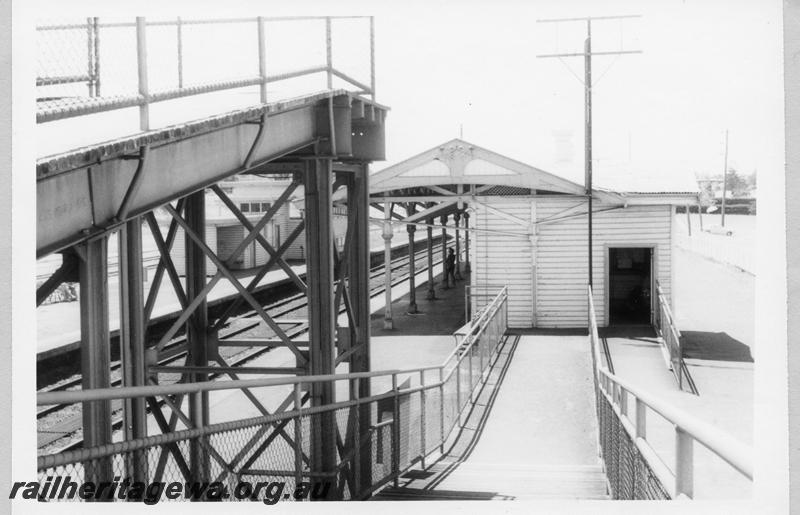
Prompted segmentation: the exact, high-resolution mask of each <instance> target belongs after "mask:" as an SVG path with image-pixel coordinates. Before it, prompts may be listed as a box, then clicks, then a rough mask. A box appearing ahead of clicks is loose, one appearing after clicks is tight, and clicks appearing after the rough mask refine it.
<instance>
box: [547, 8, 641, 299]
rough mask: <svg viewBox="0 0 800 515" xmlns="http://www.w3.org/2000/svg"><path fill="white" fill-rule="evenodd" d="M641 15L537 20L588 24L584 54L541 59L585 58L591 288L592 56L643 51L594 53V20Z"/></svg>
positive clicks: (557, 55)
mask: <svg viewBox="0 0 800 515" xmlns="http://www.w3.org/2000/svg"><path fill="white" fill-rule="evenodd" d="M640 17H641V15H638V14H629V15H621V16H591V17H583V18H559V19H548V20H537V22H538V23H564V22H586V40H585V41H584V45H583V53H561V54H558V53H557V54H541V55H538V56H537V57H539V58H553V57H555V58H558V59H561V58H562V57H583V69H584V79H583V86H584V98H585V100H584V103H585V106H584V120H585V121H584V123H585V129H584V139H585V152H584V160H585V163H584V185H585V188H586V196H587V197H588V202H589V208H588V213H587V214H588V234H589V238H588V240H589V242H588V253H589V262H588V266H589V286H590V287H591V286H592V285H593V283H592V56H595V55H620V54H640V53H641V50H616V51H610V52H592V20H620V19H625V18H640Z"/></svg>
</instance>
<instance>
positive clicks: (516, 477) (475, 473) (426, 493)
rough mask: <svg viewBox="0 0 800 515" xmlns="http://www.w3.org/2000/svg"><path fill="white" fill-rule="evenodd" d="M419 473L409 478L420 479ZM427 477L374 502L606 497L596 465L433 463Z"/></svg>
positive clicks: (603, 479)
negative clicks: (427, 478)
mask: <svg viewBox="0 0 800 515" xmlns="http://www.w3.org/2000/svg"><path fill="white" fill-rule="evenodd" d="M419 475H420V471H414V472H411V473H409V474H407V475H406V476H405V477H404V479H405V478H406V477H408V476H412V477H419ZM422 475H426V476H427V475H430V478H429V480H428V481H426V480H424V479H422V480H420V479H411V480H410V481H408V482H406V483H402V479H401V484H400V486H399V487H396V488H395V487H388V488H385V489H383V490H381V491H380V492H379V493H378V494H377V495H376V496H375V497H374V498H373V499H374V500H376V501H400V500H418V501H437V500H441V501H456V500H464V501H466V500H535V499H595V500H604V499H609V495H608V492H607V482H606V476H605V473H604V472H603V468H602V466H601V465H600V464H599V463H598V464H597V465H498V464H495V463H471V462H465V463H461V464H456V463H452V462H451V463H447V462H441V463H436V464H435V465H434V466H432V467H430V468H429V469H427V471H425V472H424V473H422Z"/></svg>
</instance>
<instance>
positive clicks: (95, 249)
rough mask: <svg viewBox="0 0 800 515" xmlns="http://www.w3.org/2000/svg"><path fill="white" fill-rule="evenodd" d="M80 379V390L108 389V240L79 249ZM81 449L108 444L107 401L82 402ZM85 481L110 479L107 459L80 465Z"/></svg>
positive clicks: (104, 239) (111, 469) (109, 432)
mask: <svg viewBox="0 0 800 515" xmlns="http://www.w3.org/2000/svg"><path fill="white" fill-rule="evenodd" d="M76 250H77V251H78V254H79V256H80V258H81V259H80V263H79V264H78V274H79V278H80V313H81V375H82V387H83V389H84V390H90V389H93V388H109V387H110V386H111V380H110V372H111V367H110V365H111V363H110V359H111V358H110V354H111V352H110V351H111V349H110V347H111V343H110V333H109V330H108V239H107V238H106V237H105V236H103V237H101V238H98V239H96V240H90V241H88V242H86V243H83V244H81V245H79V246H78V247H77V249H76ZM82 410H83V446H84V447H85V448H88V447H96V446H100V445H105V444H109V443H111V401H91V402H84V403H83V406H82ZM84 468H85V476H84V480H85V481H93V482H94V483H95V484H97V483H99V482H101V481H111V480H112V479H113V477H114V471H113V468H112V462H111V459H110V458H103V459H99V460H92V461H87V462H86V463H84Z"/></svg>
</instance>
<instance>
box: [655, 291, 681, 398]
mask: <svg viewBox="0 0 800 515" xmlns="http://www.w3.org/2000/svg"><path fill="white" fill-rule="evenodd" d="M656 312H657V319H656V330H657V331H658V334H659V336H661V339H662V340H663V341H664V345H665V346H666V348H667V352H668V353H669V361H670V368H672V373H673V374H674V375H675V379H676V380H677V381H678V388H679V389H681V390H683V376H684V373H683V345H682V343H681V332H680V331H679V330H678V326H677V324H675V317H674V316H673V314H672V309H671V308H670V306H669V301H668V300H667V297H666V295H664V292H663V291H662V290H661V285H660V284H659V282H658V281H656Z"/></svg>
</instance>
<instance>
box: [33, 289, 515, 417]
mask: <svg viewBox="0 0 800 515" xmlns="http://www.w3.org/2000/svg"><path fill="white" fill-rule="evenodd" d="M506 298H507V291H506V289H505V288H504V289H503V291H501V292H500V293H499V294H498V295H497V297H496V298H495V300H494V301H493V302H492V304H491V305H492V309H489V310H487V311H486V312H485V313H484V314H483V315H482V316H481V319H480V321H479V322H480V323H477V324H475V326H474V327H473V329H472V330H471V331H470V332H469V333H468V334H467V336H466V338H465V340H469V344H468V345H467V347H466V349H464V351H463V352H462V356H457V353H458V347H457V348H454V349H453V351H452V352H451V353H450V354H449V355H448V356H447V358H445V360H444V361H443V362H442V364H441V365H429V366H424V367H414V368H409V369H392V370H378V371H372V372H352V373H347V374H327V375H308V376H299V377H279V378H264V379H242V380H234V381H217V382H200V383H177V384H171V385H154V386H123V387H116V388H93V389H86V390H84V389H82V390H70V391H60V392H41V393H38V394H37V395H36V405H37V406H48V405H55V404H72V403H78V402H91V401H101V400H117V399H132V398H137V397H152V396H156V395H158V396H161V395H174V394H189V393H200V392H210V391H218V390H240V389H245V388H264V387H269V386H286V385H296V384H310V383H319V382H328V381H348V380H352V379H366V378H373V377H382V376H383V377H390V376H398V375H402V374H418V373H420V372H425V371H430V370H442V372H444V371H445V369H446V368H448V366H449V365H450V362H451V361H453V360H454V359H455V361H456V363H458V362H460V360H461V359H463V354H465V353H466V352H467V351H469V350H470V349H471V348H472V346H474V345H475V344H476V342H477V341H478V336H479V335H480V333H481V332H482V330H483V328H484V327H485V323H486V322H487V321H488V320H489V318H490V317H491V315H493V314H494V313H495V312H496V311H497V309H499V308H500V305H501V304H502V302H504V301H505V299H506ZM362 400H364V401H366V400H369V399H367V398H364V399H362Z"/></svg>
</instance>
